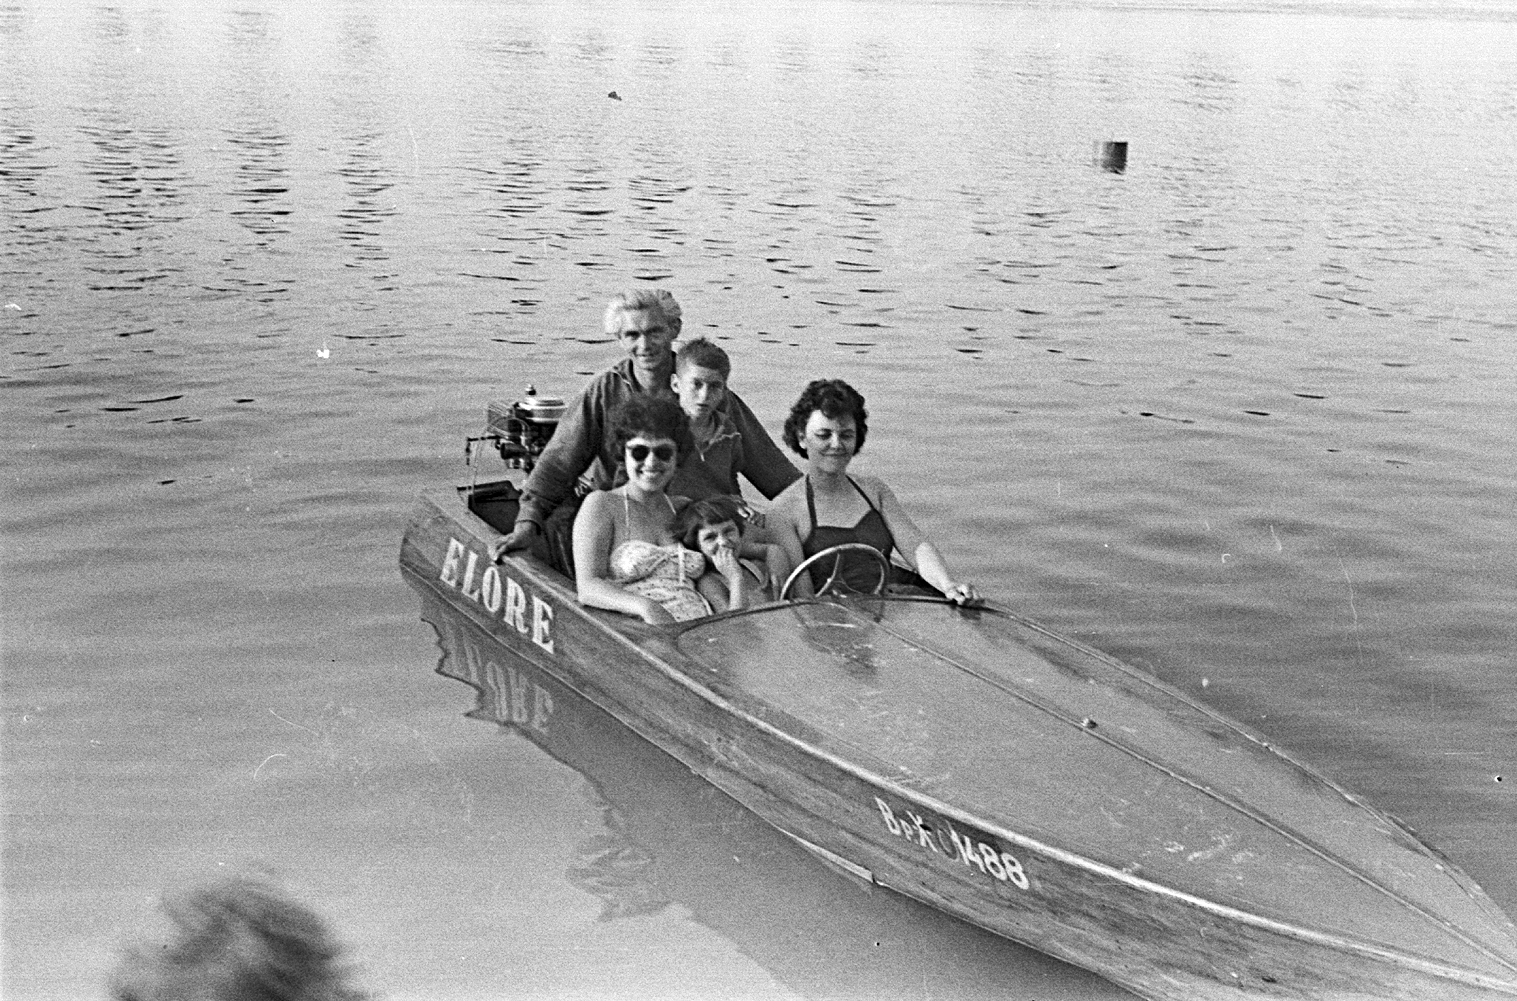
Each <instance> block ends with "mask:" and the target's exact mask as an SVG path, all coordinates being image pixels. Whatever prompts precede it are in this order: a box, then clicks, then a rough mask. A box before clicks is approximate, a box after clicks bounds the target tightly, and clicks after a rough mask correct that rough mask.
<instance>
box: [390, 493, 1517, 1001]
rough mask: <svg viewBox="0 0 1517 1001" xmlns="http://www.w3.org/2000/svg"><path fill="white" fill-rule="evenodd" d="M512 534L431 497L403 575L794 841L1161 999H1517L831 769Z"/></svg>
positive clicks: (846, 768) (452, 499)
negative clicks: (499, 554)
mask: <svg viewBox="0 0 1517 1001" xmlns="http://www.w3.org/2000/svg"><path fill="white" fill-rule="evenodd" d="M497 537H498V535H497V533H495V532H494V531H493V530H492V529H490V528H489V526H487V525H485V524H484V523H483V522H481V521H479V520H478V519H477V518H474V516H473V515H471V514H469V513H468V512H467V510H466V509H465V508H464V506H463V505H462V504H461V503H460V502H459V501H458V498H457V496H456V495H453V494H442V495H429V496H428V497H427V498H424V500H423V501H422V503H421V505H420V506H419V507H418V510H417V513H416V515H415V517H414V518H413V520H412V523H411V525H410V527H409V528H408V530H407V533H406V537H405V540H404V542H403V544H402V554H401V561H402V564H403V565H404V566H405V567H406V568H407V569H409V570H411V571H412V572H413V573H414V574H415V576H416V578H417V579H418V580H419V581H421V582H424V583H425V584H426V585H427V586H429V587H430V588H432V589H433V590H435V591H436V592H437V593H438V594H439V595H441V596H442V597H443V598H444V599H445V600H447V601H448V602H449V603H450V604H452V605H453V606H454V607H456V608H458V609H460V610H461V611H462V612H463V613H464V614H466V615H468V616H469V617H470V618H471V619H473V620H474V621H475V622H477V623H479V624H480V625H481V626H482V627H483V628H485V629H486V630H487V631H489V632H490V633H491V634H492V635H495V636H496V637H498V638H499V639H500V640H501V641H502V642H504V643H505V644H506V645H507V646H509V647H510V648H511V649H512V650H513V651H514V652H515V653H517V654H518V655H519V656H522V657H524V658H525V659H526V660H528V661H530V662H531V663H533V664H535V665H537V666H539V667H540V668H541V669H543V670H545V671H547V672H548V673H549V674H551V675H552V676H554V677H555V678H557V679H559V680H560V681H562V682H563V683H564V684H566V685H568V686H569V687H571V688H573V689H574V690H576V691H578V692H579V693H581V694H583V695H585V696H586V697H587V698H589V699H590V700H591V701H593V702H594V703H595V704H597V705H600V706H602V707H603V708H605V709H607V710H608V711H610V712H611V713H612V714H613V715H615V716H616V717H617V718H618V719H621V720H622V721H623V722H625V723H626V724H627V725H628V726H630V727H632V728H633V729H634V730H636V731H637V732H638V733H640V734H641V735H642V736H644V737H645V738H647V739H649V740H650V741H651V742H653V743H654V744H655V745H657V746H659V747H661V748H663V749H664V750H665V751H667V752H668V753H670V754H671V755H673V756H674V757H676V758H677V759H679V760H681V761H682V762H684V763H685V764H686V765H688V766H689V767H690V768H692V769H693V770H695V771H697V772H699V773H701V774H702V775H704V776H705V777H706V778H707V779H708V780H710V781H711V782H712V783H713V784H715V785H717V786H718V787H719V788H721V789H723V790H724V791H726V792H728V793H729V794H731V795H732V796H733V797H734V798H736V799H737V800H739V801H740V802H742V803H743V804H744V805H745V806H747V807H748V808H749V809H751V810H753V811H754V812H755V813H757V814H758V815H759V816H761V817H763V818H764V819H765V820H768V821H769V822H770V823H772V824H774V825H775V826H777V827H779V828H780V829H781V830H784V831H787V832H789V833H792V834H794V835H796V836H798V837H800V838H802V839H804V840H805V841H808V842H811V843H812V844H815V845H817V846H820V847H822V848H824V849H825V850H827V851H829V852H832V853H835V854H836V855H838V856H840V857H841V858H843V859H846V860H848V861H850V862H852V863H854V864H856V865H859V866H862V867H863V868H865V869H867V870H869V871H870V872H872V873H874V874H875V876H876V878H877V879H878V880H879V881H880V882H882V883H883V884H885V885H887V886H889V887H891V888H892V889H895V890H898V891H900V892H902V893H905V894H907V895H910V896H913V897H916V898H917V899H920V900H923V901H925V902H927V903H929V904H932V905H934V906H937V907H939V908H941V909H943V910H945V911H947V912H949V913H952V914H955V915H957V916H959V917H962V918H964V919H966V920H968V921H971V922H973V923H975V924H978V925H981V926H983V927H985V928H988V929H990V930H992V931H995V932H997V933H998V934H1002V935H1004V936H1006V937H1008V938H1012V939H1015V940H1017V941H1021V942H1024V943H1027V944H1029V945H1032V946H1034V947H1035V948H1038V949H1040V950H1042V951H1045V952H1048V953H1050V954H1052V955H1054V956H1057V957H1059V958H1061V959H1065V960H1067V961H1069V962H1072V963H1075V964H1077V965H1080V966H1083V967H1086V968H1088V969H1091V970H1094V971H1096V972H1098V973H1101V974H1102V975H1103V976H1106V977H1108V978H1110V979H1112V980H1113V981H1115V982H1117V983H1120V984H1122V985H1123V986H1126V987H1128V988H1130V989H1132V990H1134V991H1135V992H1137V993H1139V994H1141V995H1143V996H1146V997H1151V998H1175V999H1179V998H1185V999H1205V998H1211V997H1218V998H1220V997H1223V996H1227V997H1230V998H1235V997H1238V996H1239V992H1240V989H1241V992H1242V994H1244V995H1245V996H1257V997H1281V998H1292V997H1299V998H1335V999H1336V998H1342V999H1344V1001H1359V999H1361V998H1362V999H1364V1001H1369V999H1371V998H1374V999H1402V998H1405V999H1411V998H1424V997H1448V998H1455V999H1461V1001H1462V999H1466V998H1467V999H1471V1001H1473V999H1477V998H1484V999H1491V998H1496V997H1507V998H1510V997H1517V985H1514V984H1513V982H1512V977H1511V975H1510V973H1509V972H1507V971H1506V970H1500V969H1498V971H1497V972H1495V973H1489V972H1487V973H1481V972H1478V971H1471V970H1468V969H1460V968H1458V967H1455V966H1447V965H1442V964H1439V963H1437V962H1433V961H1429V960H1427V959H1426V958H1424V957H1419V956H1415V955H1404V954H1397V953H1396V952H1394V951H1392V950H1385V949H1377V948H1375V947H1374V946H1372V945H1371V946H1366V945H1365V944H1364V943H1361V942H1355V941H1353V940H1352V939H1347V938H1339V937H1335V936H1333V935H1331V934H1323V933H1320V932H1316V931H1312V930H1310V929H1303V928H1300V927H1296V926H1293V925H1292V924H1290V923H1288V922H1280V921H1271V920H1264V919H1260V918H1258V917H1257V916H1256V915H1252V914H1249V913H1248V912H1246V911H1241V910H1236V909H1233V908H1229V907H1226V906H1219V905H1215V904H1213V903H1210V902H1208V901H1205V900H1201V899H1198V898H1195V897H1192V896H1190V895H1187V894H1184V893H1176V892H1173V891H1169V890H1167V888H1165V887H1163V886H1159V885H1156V884H1152V883H1150V882H1148V881H1147V880H1143V879H1139V878H1135V877H1133V876H1131V875H1130V874H1127V873H1123V872H1121V871H1120V870H1119V869H1116V868H1113V867H1111V866H1109V865H1103V864H1100V863H1095V862H1092V861H1091V860H1090V859H1086V858H1083V857H1080V856H1078V855H1077V854H1073V853H1070V852H1067V851H1061V850H1060V849H1058V848H1057V847H1055V846H1052V845H1045V844H1043V843H1041V842H1039V841H1038V840H1037V839H1036V838H1031V837H1027V836H1025V835H1018V834H1016V833H1015V832H1013V831H1010V830H1007V829H1004V828H1000V827H995V826H991V825H986V824H985V823H984V822H982V821H980V820H979V819H978V818H975V817H972V816H969V815H967V814H962V813H959V812H957V811H956V808H950V807H947V806H946V804H942V803H939V802H938V801H936V800H934V799H933V798H932V797H930V796H927V795H925V794H923V793H921V792H920V791H919V790H916V789H913V788H912V787H911V783H910V781H909V779H910V776H909V775H903V773H902V770H901V769H900V768H898V767H895V766H893V765H892V763H891V762H889V761H886V760H882V759H877V758H874V757H872V756H871V755H869V754H868V753H866V752H862V751H859V750H857V749H853V751H852V752H851V753H849V754H848V755H847V756H838V755H835V754H829V753H827V752H825V751H823V750H822V748H824V747H825V746H826V745H827V740H826V738H825V736H824V735H822V734H819V733H816V732H813V731H812V729H811V728H810V727H808V726H807V725H805V724H804V723H802V722H801V721H798V720H795V719H792V718H790V717H788V716H787V715H786V714H785V713H782V712H774V711H770V710H767V709H765V708H764V707H763V706H755V705H753V704H751V703H749V704H746V705H743V707H742V708H739V704H740V703H741V702H742V700H741V699H740V698H737V697H736V696H737V695H740V693H731V692H729V693H726V694H727V696H728V698H724V697H723V696H722V695H720V694H717V691H718V690H719V689H720V687H721V686H720V684H719V683H718V682H719V680H720V679H718V678H713V675H714V674H719V672H715V671H713V669H712V668H711V667H709V666H708V665H703V664H700V663H696V662H694V661H692V660H691V659H690V658H689V657H688V656H687V655H686V654H685V653H683V652H682V651H681V650H680V649H679V646H678V644H677V641H676V638H675V634H673V633H671V632H670V631H668V630H661V629H655V628H652V627H646V626H643V625H642V624H641V623H635V622H632V621H631V620H624V619H622V618H621V617H613V616H609V615H606V614H603V613H598V612H591V611H588V610H585V609H583V608H581V607H580V606H578V605H577V603H576V602H575V600H574V596H573V593H572V591H571V590H570V587H569V584H568V582H567V581H566V580H565V579H564V578H562V577H561V576H559V575H557V574H554V573H552V572H551V571H548V570H547V569H546V568H544V567H542V566H541V565H540V564H537V563H536V562H535V561H533V560H530V559H512V560H510V561H508V564H507V565H506V566H505V567H503V568H500V569H498V570H489V569H488V568H487V565H486V564H485V563H484V561H483V553H485V552H487V545H488V542H489V541H491V540H493V539H495V538H497ZM487 573H493V574H494V578H493V582H491V580H490V579H488V578H487V577H486V574H487ZM534 616H535V618H534ZM738 618H741V616H739V617H734V618H732V619H728V620H726V621H728V622H735V621H737V619H738ZM718 621H720V620H718ZM544 623H546V625H544ZM913 818H921V819H920V822H918V821H917V820H915V819H913ZM892 821H893V823H892ZM908 824H910V830H909V832H908ZM892 827H893V828H894V830H892ZM950 829H951V832H952V833H949V834H948V835H947V836H946V837H945V836H944V832H949V831H950ZM955 834H957V836H958V838H960V839H962V840H963V843H964V844H965V845H968V846H969V847H968V848H963V849H961V848H960V845H959V843H958V840H957V839H956V838H955V836H954V835H955ZM992 860H993V861H992ZM997 867H999V874H998V872H997ZM1014 867H1015V868H1014ZM1014 874H1020V879H1019V878H1017V875H1014ZM1022 882H1025V883H1026V885H1025V886H1024V885H1021V883H1022ZM1498 965H1499V964H1498Z"/></svg>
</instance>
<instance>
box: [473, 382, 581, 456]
mask: <svg viewBox="0 0 1517 1001" xmlns="http://www.w3.org/2000/svg"><path fill="white" fill-rule="evenodd" d="M565 409H566V408H565V405H564V401H563V400H561V399H559V398H558V397H556V396H538V395H537V388H536V387H535V386H528V387H527V392H526V394H525V395H524V396H523V397H522V398H521V399H520V400H516V401H515V402H513V403H510V404H501V403H498V402H495V401H492V402H491V403H490V405H489V408H488V409H487V410H486V413H485V421H486V427H487V431H486V434H485V437H486V438H487V439H489V440H491V441H493V442H494V443H495V446H496V448H498V449H499V450H500V457H501V458H502V459H504V460H505V461H506V465H507V466H509V467H511V468H512V469H523V470H531V468H532V467H533V466H534V465H536V464H537V457H538V456H539V455H541V454H542V451H543V449H545V448H547V447H548V439H550V438H552V437H553V432H554V431H555V430H557V428H558V420H559V418H560V417H562V416H563V415H564V410H565Z"/></svg>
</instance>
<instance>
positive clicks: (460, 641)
mask: <svg viewBox="0 0 1517 1001" xmlns="http://www.w3.org/2000/svg"><path fill="white" fill-rule="evenodd" d="M438 628H439V630H442V631H445V633H446V636H445V639H444V647H445V649H447V650H448V651H450V653H451V655H452V657H453V664H454V666H455V668H457V669H458V670H460V671H461V672H462V677H463V680H465V681H467V682H469V683H470V684H471V685H473V686H474V687H476V688H478V689H479V690H480V692H482V693H483V695H484V699H485V701H483V702H482V703H481V705H482V706H488V707H489V708H490V713H491V715H492V716H493V718H494V719H496V720H498V721H499V722H501V723H514V724H516V725H518V726H527V727H531V728H532V729H534V730H538V731H544V732H545V731H546V730H547V729H548V721H549V720H550V719H552V717H553V693H552V692H550V691H548V689H546V688H544V687H543V686H542V685H540V684H538V683H537V682H535V681H533V680H532V679H531V677H529V676H528V675H526V674H525V673H523V672H522V671H521V669H519V668H516V667H511V666H506V667H502V666H501V665H500V664H498V663H496V662H495V661H493V660H490V659H488V658H486V656H485V654H484V652H483V651H482V650H480V648H479V646H478V645H477V644H476V643H475V642H474V640H473V639H472V638H471V637H470V636H469V634H468V633H466V632H465V631H464V630H462V629H455V628H453V627H451V626H439V627H438ZM455 676H457V675H455Z"/></svg>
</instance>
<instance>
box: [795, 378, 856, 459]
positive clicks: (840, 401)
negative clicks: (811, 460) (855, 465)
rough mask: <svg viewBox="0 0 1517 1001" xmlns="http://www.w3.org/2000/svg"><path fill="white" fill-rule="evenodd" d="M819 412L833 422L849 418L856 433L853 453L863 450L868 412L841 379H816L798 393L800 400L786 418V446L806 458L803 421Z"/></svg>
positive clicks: (850, 387) (804, 422)
mask: <svg viewBox="0 0 1517 1001" xmlns="http://www.w3.org/2000/svg"><path fill="white" fill-rule="evenodd" d="M818 410H820V411H821V412H822V414H823V416H826V417H830V418H832V419H833V420H837V419H838V418H839V417H852V418H853V427H854V431H855V432H856V437H855V438H854V445H853V451H854V454H858V453H859V452H861V451H863V448H864V436H865V435H866V434H867V433H868V431H869V411H867V410H865V409H864V397H863V396H861V395H860V394H859V391H858V390H857V389H854V388H853V387H852V386H850V385H848V383H846V382H844V381H843V380H842V379H816V380H814V381H812V382H810V383H807V385H806V388H805V389H804V390H802V391H801V398H800V399H798V400H796V401H795V406H793V407H791V408H790V416H789V417H786V418H785V444H787V445H789V446H790V448H791V450H792V451H794V452H795V453H796V454H798V455H801V456H803V457H804V456H805V454H806V446H804V445H802V444H801V436H802V435H804V434H805V433H806V422H807V421H809V420H811V415H812V414H813V413H815V412H816V411H818Z"/></svg>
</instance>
